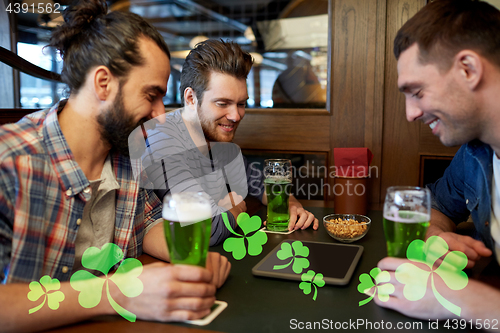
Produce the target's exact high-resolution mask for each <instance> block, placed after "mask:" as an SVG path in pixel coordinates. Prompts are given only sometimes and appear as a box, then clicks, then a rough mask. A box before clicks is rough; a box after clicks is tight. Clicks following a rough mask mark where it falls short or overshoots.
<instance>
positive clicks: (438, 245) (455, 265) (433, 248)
mask: <svg viewBox="0 0 500 333" xmlns="http://www.w3.org/2000/svg"><path fill="white" fill-rule="evenodd" d="M448 250H449V248H448V244H446V242H445V241H444V240H443V239H442V238H441V237H438V236H431V237H429V239H427V242H424V241H422V240H414V241H413V242H411V243H410V245H409V246H408V250H407V252H406V256H407V257H408V259H409V260H411V261H413V262H420V263H424V264H426V265H427V266H428V267H429V269H430V270H429V271H427V270H423V269H421V268H419V267H417V266H415V265H413V264H410V263H405V264H402V265H400V266H399V267H398V268H397V269H396V279H397V280H398V281H399V282H401V283H403V284H405V287H404V289H403V295H404V297H406V299H408V300H409V301H418V300H420V299H422V298H423V297H424V295H425V292H426V287H427V281H428V279H429V276H430V278H431V287H432V292H433V293H434V296H435V297H436V299H437V300H438V302H439V303H440V304H441V305H442V306H443V307H444V308H445V309H447V310H448V311H450V312H452V313H453V314H455V315H457V316H460V313H461V308H460V307H458V306H456V305H455V304H453V303H451V302H450V301H448V300H447V299H445V298H444V297H443V296H442V295H441V294H439V292H438V291H437V289H436V286H435V281H434V280H435V274H437V275H439V276H440V277H441V279H442V280H443V281H444V282H445V284H446V286H448V287H449V288H450V289H452V290H461V289H463V288H465V287H466V286H467V284H468V282H469V280H468V277H467V275H466V274H465V273H464V272H463V269H464V268H465V266H466V265H467V256H466V255H465V254H464V253H462V252H460V251H451V252H449V253H448ZM445 254H446V256H445V257H444V259H443V261H442V263H441V264H440V265H439V267H438V268H436V269H435V268H434V264H435V262H436V260H438V259H439V258H440V257H442V256H444V255H445Z"/></svg>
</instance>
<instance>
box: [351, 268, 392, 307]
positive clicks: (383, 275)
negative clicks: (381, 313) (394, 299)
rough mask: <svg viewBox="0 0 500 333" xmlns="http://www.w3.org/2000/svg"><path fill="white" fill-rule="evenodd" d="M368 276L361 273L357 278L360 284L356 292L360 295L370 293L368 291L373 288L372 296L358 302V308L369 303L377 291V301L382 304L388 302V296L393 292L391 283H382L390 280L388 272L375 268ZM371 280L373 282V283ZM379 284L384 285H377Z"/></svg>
mask: <svg viewBox="0 0 500 333" xmlns="http://www.w3.org/2000/svg"><path fill="white" fill-rule="evenodd" d="M370 275H371V277H370ZM370 275H368V274H366V273H363V274H361V275H360V276H359V282H360V284H359V285H358V291H359V292H360V293H362V294H366V293H368V292H370V290H372V289H373V288H375V290H373V294H372V295H371V296H370V297H368V298H367V299H365V300H362V301H360V302H359V306H362V305H365V304H366V303H368V302H370V301H371V300H372V299H373V298H374V297H375V295H376V294H377V291H378V299H379V300H381V301H382V302H387V301H388V300H389V294H392V293H393V292H394V285H393V284H392V283H384V282H389V281H390V280H391V276H390V274H389V272H387V271H382V270H381V269H380V268H378V267H375V268H374V269H372V270H371V271H370ZM372 278H373V279H374V280H375V283H373V280H372ZM381 283H384V284H382V285H379V284H381Z"/></svg>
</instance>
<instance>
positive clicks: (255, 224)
mask: <svg viewBox="0 0 500 333" xmlns="http://www.w3.org/2000/svg"><path fill="white" fill-rule="evenodd" d="M221 215H222V220H223V221H224V224H225V225H226V228H227V229H228V230H229V231H230V232H231V233H233V234H235V235H236V236H238V237H231V238H228V239H226V240H225V241H224V244H223V246H222V247H223V248H224V251H226V252H232V253H233V257H234V259H236V260H241V259H243V258H244V257H245V256H246V254H247V248H246V246H245V239H246V240H247V242H248V254H249V255H251V256H258V255H259V254H261V253H262V250H263V248H262V245H264V244H266V243H267V234H266V233H265V232H261V231H257V230H259V228H260V227H261V225H262V220H261V219H260V217H258V216H252V217H250V216H249V215H248V214H247V213H241V214H240V215H238V219H237V220H236V221H237V222H238V225H239V226H240V228H241V230H242V231H243V235H240V234H238V233H236V232H235V231H234V230H233V228H231V224H229V220H228V218H227V213H222V214H221ZM254 231H257V232H255V233H254V234H253V235H251V236H249V235H250V234H251V233H252V232H254Z"/></svg>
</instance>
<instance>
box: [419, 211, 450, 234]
mask: <svg viewBox="0 0 500 333" xmlns="http://www.w3.org/2000/svg"><path fill="white" fill-rule="evenodd" d="M455 229H456V226H455V223H453V221H452V220H451V219H450V218H448V217H447V216H446V215H444V214H443V213H441V212H440V211H438V210H435V209H432V211H431V221H430V225H429V228H428V229H427V234H426V238H429V237H430V236H437V235H439V234H441V233H443V232H454V231H455Z"/></svg>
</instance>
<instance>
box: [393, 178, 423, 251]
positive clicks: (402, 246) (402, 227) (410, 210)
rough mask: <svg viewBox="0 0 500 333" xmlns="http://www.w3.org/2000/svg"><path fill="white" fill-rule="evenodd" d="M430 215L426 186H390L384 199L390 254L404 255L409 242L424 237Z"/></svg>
mask: <svg viewBox="0 0 500 333" xmlns="http://www.w3.org/2000/svg"><path fill="white" fill-rule="evenodd" d="M430 219H431V195H430V191H429V190H428V189H426V188H420V187H410V186H393V187H389V188H388V189H387V195H386V197H385V203H384V233H385V240H386V241H387V255H388V256H389V257H399V258H406V250H407V249H408V245H410V243H411V242H412V241H414V240H415V239H421V240H424V238H425V233H426V232H427V228H428V227H429V221H430Z"/></svg>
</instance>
